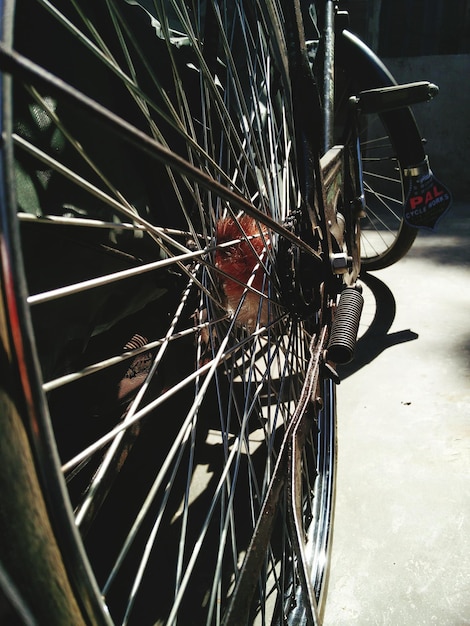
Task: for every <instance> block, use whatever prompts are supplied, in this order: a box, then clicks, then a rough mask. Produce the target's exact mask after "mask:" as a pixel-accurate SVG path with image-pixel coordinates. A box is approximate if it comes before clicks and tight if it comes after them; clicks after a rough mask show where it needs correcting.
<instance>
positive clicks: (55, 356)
mask: <svg viewBox="0 0 470 626" xmlns="http://www.w3.org/2000/svg"><path fill="white" fill-rule="evenodd" d="M4 17H5V21H4V24H5V27H4V36H3V38H4V42H5V44H6V45H5V46H4V48H2V63H3V64H4V66H5V67H7V69H8V72H9V74H6V75H4V76H3V101H4V109H3V124H4V136H5V137H6V142H5V147H4V150H3V151H2V170H3V171H4V177H3V185H4V194H3V197H2V233H3V237H2V255H3V259H4V263H3V266H2V272H3V277H4V285H6V287H5V289H4V298H5V300H6V307H7V313H8V314H9V318H10V337H11V341H12V345H14V346H15V347H16V362H17V364H18V367H19V369H20V370H21V381H20V382H21V385H22V388H23V396H24V399H25V400H26V403H24V401H22V402H21V403H20V406H22V407H23V405H24V404H25V408H24V409H23V413H22V419H23V420H24V423H25V425H26V429H27V432H28V435H29V438H30V441H31V447H32V454H33V456H34V460H35V464H36V471H37V481H38V485H39V487H40V488H41V489H42V494H43V497H44V500H45V507H46V508H47V511H48V515H49V518H50V523H51V526H52V532H49V533H48V534H47V536H46V538H44V541H45V542H46V543H47V542H52V533H53V535H54V536H55V540H56V542H57V546H58V551H59V552H60V558H61V559H62V561H63V568H64V570H65V572H66V577H68V580H69V584H70V588H71V590H72V591H71V593H72V595H74V600H73V601H74V602H76V604H77V606H78V607H79V611H81V613H82V615H83V618H84V621H85V622H86V623H98V624H109V623H115V624H127V623H134V624H155V623H158V624H163V623H165V624H176V623H180V624H185V625H186V624H188V625H189V624H197V625H198V626H199V625H201V624H213V623H217V624H218V623H221V622H222V621H223V620H224V615H227V606H228V605H229V603H230V598H233V597H234V591H233V590H234V589H235V588H237V589H238V594H239V595H238V596H237V598H242V600H243V602H244V604H245V605H246V606H245V607H244V610H245V613H246V619H245V621H246V623H260V624H265V623H285V622H286V621H287V622H288V623H296V620H299V619H300V620H304V621H305V619H306V617H305V616H307V618H308V619H310V620H311V621H312V619H316V618H315V615H316V614H318V612H319V611H320V608H321V601H322V587H323V583H324V580H325V579H326V576H325V573H326V562H327V551H328V538H329V530H330V526H331V515H332V510H333V495H334V463H335V451H334V449H335V411H334V386H333V384H332V383H331V381H330V380H328V379H327V380H325V381H323V380H322V379H321V376H320V375H319V373H318V372H319V361H318V362H317V363H316V364H315V363H314V365H315V367H316V370H315V371H316V375H315V378H314V379H312V380H313V382H312V385H313V387H312V388H311V389H310V392H311V393H312V394H313V397H314V398H315V402H314V403H313V404H312V408H311V410H310V411H308V415H307V416H306V417H303V418H302V420H301V423H300V425H301V427H302V428H301V433H300V434H299V432H298V429H297V430H296V431H295V432H296V441H297V442H300V443H299V445H298V446H297V444H296V446H295V448H294V450H295V454H294V457H295V458H294V460H293V461H292V463H293V466H292V467H294V468H295V471H291V476H292V477H293V479H292V483H291V484H290V490H291V491H295V492H296V496H295V497H296V500H295V502H296V503H297V504H296V505H295V506H296V507H297V510H296V511H295V516H296V519H297V522H296V524H297V526H296V531H294V530H293V522H292V517H293V515H292V510H291V511H290V513H289V507H290V509H292V508H293V506H292V505H289V504H288V502H287V501H288V499H289V498H288V496H287V494H286V493H284V491H283V492H282V493H281V494H280V495H279V496H278V497H277V499H275V500H274V506H273V510H272V511H270V513H269V520H270V521H269V532H267V533H266V534H267V536H266V538H265V539H264V540H261V539H260V538H259V536H258V535H257V534H256V533H255V530H256V529H258V530H259V528H260V524H262V520H261V521H260V517H261V516H262V512H263V515H264V514H265V513H266V507H264V508H263V504H265V503H266V499H268V500H269V498H267V496H269V494H271V493H273V489H272V485H273V483H276V484H277V483H279V484H281V483H284V482H285V479H284V478H283V477H282V476H281V473H280V470H282V469H283V468H282V467H280V461H279V459H281V458H283V454H284V452H283V450H284V448H283V444H284V442H285V441H286V437H287V436H288V435H289V433H290V430H292V429H293V426H292V419H293V415H295V414H296V409H295V407H296V406H298V404H299V399H300V397H301V394H302V390H303V389H304V388H305V382H306V371H307V364H308V363H309V361H311V360H312V356H311V350H312V354H316V353H315V350H317V353H318V354H321V353H322V351H323V348H324V346H323V343H322V342H323V341H325V337H326V334H325V331H323V334H322V332H321V329H322V327H323V326H324V325H325V323H326V322H325V319H326V318H325V311H324V310H321V309H322V304H321V302H320V301H317V300H314V304H315V306H313V309H312V311H311V312H310V313H309V316H308V319H304V318H305V316H302V315H299V312H298V311H297V310H295V307H293V306H292V303H289V302H287V303H286V301H285V298H284V294H283V290H282V282H283V280H285V276H284V279H281V277H280V276H279V268H280V267H282V266H283V258H280V257H279V255H280V250H281V248H282V246H281V242H282V241H284V240H285V238H287V239H290V240H291V242H292V241H294V242H297V239H296V237H295V235H293V234H292V233H291V230H288V229H286V228H285V226H284V225H285V223H286V222H287V220H288V218H289V216H290V215H291V213H292V212H293V211H295V210H296V209H297V208H298V207H299V204H300V202H301V200H302V199H301V193H300V188H299V181H298V176H297V170H298V163H297V160H296V159H297V157H296V150H295V145H294V139H293V138H294V120H293V114H292V104H291V98H290V84H289V75H288V68H287V64H286V61H285V59H286V57H287V55H286V49H285V46H286V43H285V33H284V31H283V27H282V24H283V20H282V11H281V9H280V6H279V5H278V3H276V2H267V3H263V4H262V5H261V4H256V3H244V2H227V3H219V4H217V5H216V4H214V5H212V4H209V3H207V5H205V4H203V3H201V4H198V5H196V6H194V7H191V6H189V5H188V4H187V3H185V2H177V1H172V2H166V1H164V0H162V1H155V2H140V3H139V2H125V1H122V2H110V1H106V0H104V1H102V2H96V0H89V1H82V0H81V1H80V2H76V1H75V0H70V2H66V3H64V2H62V1H61V2H57V3H52V2H49V1H48V0H38V1H37V2H31V0H18V1H17V2H16V3H13V2H10V3H6V6H5V8H4ZM9 24H10V26H11V30H9V28H8V25H9ZM11 43H12V44H13V47H14V50H15V53H10V52H9V47H10V44H11ZM16 52H18V53H19V54H20V55H21V56H18V55H17V54H16ZM24 59H31V60H32V61H33V62H34V64H33V65H32V64H30V63H29V62H28V61H25V60H24ZM41 67H42V68H45V69H46V70H47V72H49V73H50V74H47V73H45V72H43V71H42V70H40V69H38V68H41ZM10 74H11V77H10ZM55 77H58V79H60V80H63V81H65V85H64V84H63V83H62V82H60V80H59V81H58V80H56V78H55ZM68 85H69V86H70V87H69V86H68ZM316 243H317V244H318V249H321V241H320V240H318V241H317V242H316ZM316 281H317V283H318V284H315V285H312V286H311V289H312V290H314V291H315V294H316V295H318V294H320V293H321V292H322V289H321V284H320V283H321V282H322V277H321V273H319V275H318V277H317V278H316ZM16 312H17V313H16ZM15 315H16V317H15ZM17 320H18V323H16V321H17ZM27 389H29V390H30V392H28V391H27ZM309 397H310V396H309ZM15 462H16V463H19V462H20V459H16V461H15ZM281 465H282V464H281ZM276 472H277V473H276ZM285 491H288V490H285ZM24 514H25V516H27V515H28V513H27V512H26V511H25V513H24ZM4 524H5V526H6V525H8V520H6V521H5V522H4ZM296 535H297V538H296ZM298 537H301V539H300V540H299V539H298ZM305 537H306V538H305ZM299 541H300V542H301V543H302V546H301V548H300V552H302V553H303V554H304V555H305V559H306V562H307V569H308V578H309V580H308V581H307V586H310V587H311V588H312V592H311V594H310V595H308V593H307V594H306V592H305V580H303V579H302V576H303V577H304V578H305V574H301V570H302V566H301V564H300V563H299V546H298V545H296V543H297V544H298V543H299ZM256 548H258V549H259V550H260V551H261V552H262V554H261V559H260V561H259V566H257V568H256V571H255V576H254V580H250V581H249V583H248V585H247V586H248V587H249V588H250V590H249V591H247V592H246V593H243V592H240V591H239V588H240V586H242V583H240V580H241V579H242V578H243V580H244V581H246V579H247V576H246V575H245V576H242V574H243V573H244V572H246V567H245V568H244V566H243V564H244V563H246V562H247V561H250V558H251V557H252V556H253V554H255V552H256ZM255 556H256V555H255ZM26 558H27V556H26V555H23V556H22V557H21V559H17V560H19V561H20V562H21V567H22V569H23V570H24V569H25V568H26V567H28V566H29V567H31V568H32V569H33V570H34V568H35V565H34V563H29V564H27V563H26ZM2 561H5V562H6V564H7V566H8V568H9V569H10V572H11V574H10V575H11V576H12V579H13V580H14V583H15V585H17V586H18V587H19V592H20V593H22V594H24V595H25V597H26V598H27V602H28V603H29V607H28V610H30V611H31V612H32V614H33V615H34V614H37V615H38V617H37V619H38V620H39V621H41V622H42V623H54V621H55V620H57V618H56V617H54V616H53V617H51V613H52V614H53V613H54V610H53V609H52V610H51V608H50V605H48V607H46V608H44V607H43V606H39V604H38V601H37V599H36V596H35V595H33V594H31V593H29V592H28V586H27V585H26V584H25V582H24V579H22V578H20V577H19V574H18V566H17V565H15V562H14V559H12V558H11V554H10V553H9V552H8V551H7V550H6V549H5V546H3V547H2ZM250 562H251V561H250ZM60 567H61V568H62V565H61V566H60ZM304 569H305V568H304ZM61 571H62V570H61ZM40 578H41V580H40V581H37V584H38V585H42V586H43V587H45V588H47V586H48V578H47V575H46V576H41V577H40ZM302 582H303V585H302ZM30 583H31V581H28V584H30ZM240 594H241V595H240ZM36 595H41V594H40V593H39V594H36ZM76 610H77V609H76V607H75V606H74V611H76ZM312 616H313V617H312ZM225 619H226V620H227V619H229V618H225ZM59 623H60V622H59ZM232 623H234V622H233V619H232ZM239 623H241V622H239ZM302 623H303V622H302Z"/></svg>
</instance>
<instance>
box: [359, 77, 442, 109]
mask: <svg viewBox="0 0 470 626" xmlns="http://www.w3.org/2000/svg"><path fill="white" fill-rule="evenodd" d="M438 93H439V87H438V86H437V85H434V84H433V83H430V82H428V81H419V82H415V83H404V84H402V85H393V86H392V87H380V88H379V89H367V90H366V91H361V92H360V94H359V95H358V96H352V97H351V98H350V99H349V101H350V102H351V103H352V104H353V105H354V106H355V107H356V108H357V109H358V110H359V111H360V112H361V113H383V112H385V111H391V110H393V109H402V108H403V107H408V106H411V105H412V104H419V103H420V102H428V101H429V100H432V98H434V97H435V96H437V94H438Z"/></svg>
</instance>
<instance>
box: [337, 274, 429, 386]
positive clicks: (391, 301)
mask: <svg viewBox="0 0 470 626" xmlns="http://www.w3.org/2000/svg"><path fill="white" fill-rule="evenodd" d="M362 282H363V283H364V284H365V285H367V287H369V289H370V290H371V291H372V293H373V295H374V298H375V314H374V317H373V319H372V322H371V324H370V326H369V328H368V329H367V330H366V332H365V333H364V334H363V335H362V337H360V339H359V340H358V342H357V345H356V352H355V356H354V360H353V361H352V362H351V363H348V364H347V365H343V366H341V367H339V368H338V372H339V375H340V377H341V379H343V380H344V379H345V378H347V377H348V376H351V374H354V373H355V372H357V371H358V370H360V369H361V368H363V367H364V366H365V365H368V364H369V363H371V362H372V361H373V360H374V359H376V358H377V357H378V356H379V355H380V354H381V353H382V352H383V351H384V350H386V349H387V348H390V347H392V346H395V345H398V344H400V343H405V342H407V341H414V340H415V339H418V334H417V333H415V332H413V331H412V330H410V329H407V330H400V331H397V332H394V333H390V332H389V330H390V328H391V326H392V324H393V321H394V319H395V314H396V302H395V298H394V296H393V293H392V292H391V291H390V289H389V288H388V287H387V285H386V284H385V283H384V282H382V281H381V280H379V279H378V278H377V277H376V276H372V275H371V274H364V276H363V277H362Z"/></svg>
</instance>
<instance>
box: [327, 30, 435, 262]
mask: <svg viewBox="0 0 470 626" xmlns="http://www.w3.org/2000/svg"><path fill="white" fill-rule="evenodd" d="M336 52H337V64H336V71H337V79H338V86H337V89H338V97H337V103H338V104H337V105H338V107H341V106H343V107H344V106H345V105H346V103H347V101H348V97H349V96H352V95H355V94H357V93H358V92H360V91H362V90H366V89H373V88H378V87H388V86H391V85H395V84H396V81H395V79H394V78H393V76H392V75H391V74H390V72H389V71H388V70H387V68H386V67H385V66H384V64H383V63H382V62H381V61H380V60H379V58H378V57H377V56H376V55H375V54H374V53H373V52H372V51H371V50H370V49H369V48H368V47H367V46H366V45H365V44H364V43H363V42H362V41H361V40H360V39H359V38H358V37H356V36H355V35H353V34H352V33H350V32H349V31H347V30H343V31H342V33H341V36H340V37H338V38H337V51H336ZM338 113H339V117H341V112H338ZM362 122H363V127H362V130H363V132H362V134H360V143H361V154H362V170H363V180H364V192H365V201H366V208H365V213H366V215H365V217H364V218H363V219H362V220H361V265H362V267H363V268H364V269H365V270H366V271H367V270H379V269H383V268H385V267H389V266H390V265H392V264H394V263H396V262H397V261H399V260H400V259H401V258H402V257H403V256H405V254H406V253H407V252H408V250H409V249H410V248H411V246H412V245H413V242H414V240H415V239H416V236H417V234H418V230H417V229H416V228H413V227H411V226H409V225H408V224H407V223H406V222H405V220H404V202H405V198H406V191H407V189H406V180H405V175H404V170H405V169H406V168H410V167H413V166H416V165H418V164H420V163H423V162H424V160H425V158H426V155H425V152H424V148H423V141H422V138H421V134H420V132H419V129H418V127H417V124H416V121H415V118H414V116H413V113H412V112H411V110H410V109H409V108H405V109H398V110H395V111H387V112H384V113H381V114H374V115H367V116H363V120H362Z"/></svg>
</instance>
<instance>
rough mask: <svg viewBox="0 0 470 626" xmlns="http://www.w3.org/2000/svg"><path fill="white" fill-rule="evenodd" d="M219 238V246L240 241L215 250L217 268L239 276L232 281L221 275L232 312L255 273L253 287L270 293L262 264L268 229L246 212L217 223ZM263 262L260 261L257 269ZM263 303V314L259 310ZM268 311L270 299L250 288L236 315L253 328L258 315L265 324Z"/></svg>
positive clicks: (241, 321) (266, 246) (261, 322)
mask: <svg viewBox="0 0 470 626" xmlns="http://www.w3.org/2000/svg"><path fill="white" fill-rule="evenodd" d="M246 237H251V239H249V240H247V239H246ZM216 238H217V245H220V244H223V243H227V242H230V241H233V240H241V241H237V243H234V244H233V245H231V246H227V247H223V248H217V250H216V253H215V265H216V267H217V268H218V269H220V270H221V271H222V272H224V273H225V274H227V275H228V276H231V277H233V278H235V279H236V280H230V278H228V276H226V275H224V274H221V277H220V280H221V283H222V288H223V291H224V293H225V296H226V303H225V308H226V309H227V311H228V312H229V313H231V314H234V313H235V311H236V310H237V307H238V305H239V303H240V299H241V298H242V296H243V294H244V292H245V286H246V285H247V283H248V282H249V281H250V278H251V277H252V276H253V273H254V277H253V279H252V281H251V282H250V286H251V287H252V288H253V289H256V290H257V291H260V292H261V293H267V282H268V280H267V279H266V280H265V275H266V273H265V271H264V269H263V264H264V265H265V264H266V262H267V254H266V252H267V248H268V247H269V241H268V239H267V232H266V229H265V228H263V226H262V225H260V224H259V222H257V221H256V220H254V219H253V218H251V217H249V216H248V215H243V216H242V217H240V218H238V220H234V219H233V218H231V217H225V218H222V219H220V220H219V221H218V222H217V231H216ZM260 261H261V264H260V265H259V266H258V268H257V269H256V270H255V267H256V266H257V265H258V264H259V263H260ZM237 281H240V282H237ZM240 283H242V284H240ZM261 300H262V302H261ZM260 306H261V313H259V311H260ZM267 311H268V306H267V300H266V299H265V298H262V296H260V295H258V294H256V293H254V292H253V291H250V290H248V291H247V292H246V294H245V296H244V300H243V304H242V306H241V309H240V311H239V313H238V315H237V323H238V324H240V325H243V326H246V327H247V328H249V329H253V328H254V326H255V325H256V322H257V319H258V315H259V316H260V325H261V326H263V325H266V323H267V317H268V315H267Z"/></svg>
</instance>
